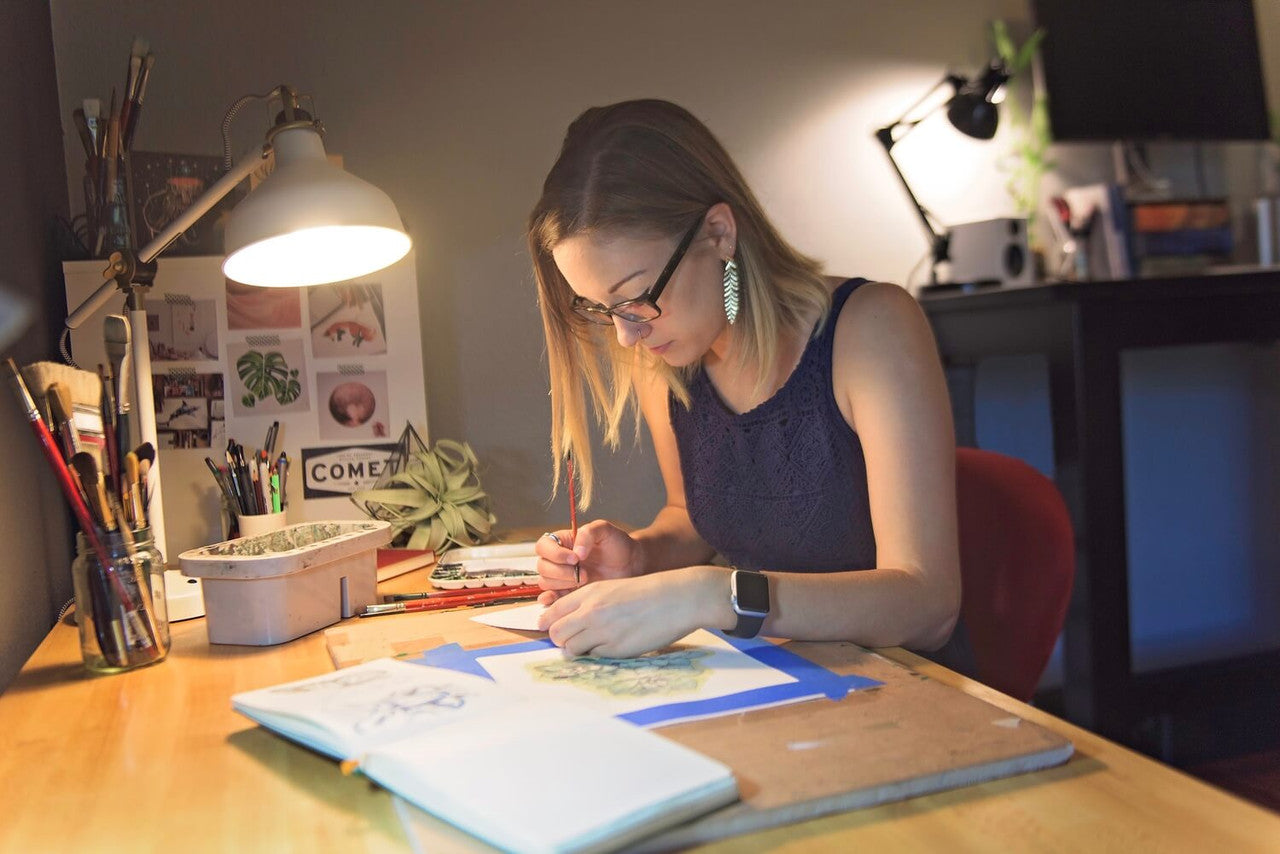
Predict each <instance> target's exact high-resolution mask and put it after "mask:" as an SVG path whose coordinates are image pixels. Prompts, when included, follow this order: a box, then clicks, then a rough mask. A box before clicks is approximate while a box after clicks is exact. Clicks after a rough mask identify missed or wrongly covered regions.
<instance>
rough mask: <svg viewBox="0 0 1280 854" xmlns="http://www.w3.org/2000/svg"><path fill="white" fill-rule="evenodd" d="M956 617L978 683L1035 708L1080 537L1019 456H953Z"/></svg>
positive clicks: (965, 452) (1044, 481)
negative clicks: (966, 636) (957, 557)
mask: <svg viewBox="0 0 1280 854" xmlns="http://www.w3.org/2000/svg"><path fill="white" fill-rule="evenodd" d="M956 506H957V510H958V513H959V522H960V576H961V584H962V587H963V599H962V604H961V606H960V612H961V615H962V617H963V619H964V624H965V628H966V629H967V630H968V633H969V642H970V645H971V646H972V647H973V655H974V659H975V663H976V665H977V668H978V673H977V678H978V680H979V681H981V682H983V683H985V684H987V685H990V686H991V687H993V688H996V689H998V690H1000V691H1003V692H1004V693H1006V694H1009V695H1010V696H1013V697H1017V698H1018V699H1019V700H1030V699H1031V697H1032V695H1033V694H1034V693H1035V689H1036V685H1037V684H1038V683H1039V681H1040V675H1041V674H1042V673H1043V672H1044V667H1045V665H1046V664H1047V663H1048V661H1049V656H1050V655H1051V654H1052V652H1053V647H1054V644H1055V643H1056V642H1057V638H1058V633H1059V632H1060V631H1061V630H1062V623H1063V621H1064V620H1065V619H1066V615H1067V603H1068V601H1069V600H1070V598H1071V582H1072V579H1073V577H1074V575H1075V537H1074V533H1073V532H1072V528H1071V517H1070V516H1069V515H1068V513H1067V506H1066V504H1065V503H1064V502H1063V500H1062V494H1061V493H1059V492H1058V488H1057V486H1056V485H1054V483H1053V481H1052V480H1050V479H1049V478H1047V477H1045V476H1044V475H1042V474H1040V472H1038V471H1036V470H1035V469H1033V468H1032V467H1031V466H1029V465H1027V464H1026V463H1024V462H1022V461H1021V460H1017V459H1014V458H1013V457H1008V456H1005V455H1004V454H997V453H993V452H991V451H980V450H977V449H975V448H957V449H956Z"/></svg>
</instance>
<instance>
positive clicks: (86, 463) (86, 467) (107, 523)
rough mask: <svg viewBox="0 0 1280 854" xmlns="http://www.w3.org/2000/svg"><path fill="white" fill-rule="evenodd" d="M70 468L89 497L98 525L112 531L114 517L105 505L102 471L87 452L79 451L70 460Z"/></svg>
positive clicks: (105, 486)
mask: <svg viewBox="0 0 1280 854" xmlns="http://www.w3.org/2000/svg"><path fill="white" fill-rule="evenodd" d="M71 468H73V469H75V472H76V474H77V475H78V476H79V478H80V485H81V486H82V487H83V488H84V492H85V495H87V496H89V506H90V507H92V508H93V514H94V516H95V517H96V519H97V522H98V525H99V526H101V527H102V528H104V529H106V530H107V531H114V530H115V529H116V523H115V516H114V514H112V512H111V507H110V505H108V504H107V485H106V482H105V481H104V480H103V478H102V470H101V469H99V468H98V461H97V460H95V459H94V458H93V454H90V453H89V452H88V451H80V452H79V453H78V454H76V455H75V456H73V457H72V458H71Z"/></svg>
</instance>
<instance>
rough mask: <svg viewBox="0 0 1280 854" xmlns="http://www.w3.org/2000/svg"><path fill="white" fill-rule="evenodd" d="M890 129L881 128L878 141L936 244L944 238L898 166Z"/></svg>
mask: <svg viewBox="0 0 1280 854" xmlns="http://www.w3.org/2000/svg"><path fill="white" fill-rule="evenodd" d="M891 127H892V125H890V126H889V127H884V128H881V129H880V130H878V131H876V139H878V140H880V142H881V144H882V145H884V153H885V156H886V157H888V158H889V165H890V166H892V167H893V174H895V175H897V176H898V180H899V181H901V182H902V189H903V190H905V191H906V193H907V198H909V199H911V205H912V207H914V208H915V210H916V214H917V215H918V216H919V217H920V224H921V225H923V226H924V230H925V233H926V234H928V235H929V242H930V244H931V245H932V244H934V243H936V242H937V241H938V239H939V238H940V237H941V236H942V235H941V234H940V233H939V231H938V230H937V229H936V228H935V227H934V225H933V220H931V219H930V218H929V212H928V211H926V210H925V209H924V205H922V204H920V200H919V199H917V198H916V194H915V193H914V192H912V190H911V185H910V184H908V183H907V176H906V175H903V174H902V169H901V168H899V166H898V161H897V160H895V159H894V157H893V141H892V140H889V139H888V138H887V137H888V134H889V132H890V128H891Z"/></svg>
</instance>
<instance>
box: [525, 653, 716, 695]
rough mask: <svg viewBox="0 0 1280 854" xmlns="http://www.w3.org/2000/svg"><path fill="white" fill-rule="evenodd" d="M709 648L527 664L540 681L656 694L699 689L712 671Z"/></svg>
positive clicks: (602, 690)
mask: <svg viewBox="0 0 1280 854" xmlns="http://www.w3.org/2000/svg"><path fill="white" fill-rule="evenodd" d="M710 654H711V652H710V651H709V650H705V649H678V650H673V651H669V652H658V653H654V654H651V655H645V656H641V657H640V658H592V657H583V658H573V659H563V660H555V661H544V662H541V663H537V664H529V665H527V666H528V668H529V672H530V673H531V674H532V676H533V678H534V680H535V681H537V682H546V683H561V684H570V685H573V686H575V687H578V688H583V689H585V690H588V691H594V692H596V693H598V694H601V695H603V696H605V697H656V696H670V695H672V694H685V693H689V692H692V691H696V690H698V689H699V688H700V687H702V685H703V684H704V683H705V682H706V681H707V678H708V677H709V676H710V675H711V671H710V670H708V669H707V667H706V666H705V665H704V664H703V663H702V662H701V661H699V660H698V659H701V658H704V657H706V656H708V655H710Z"/></svg>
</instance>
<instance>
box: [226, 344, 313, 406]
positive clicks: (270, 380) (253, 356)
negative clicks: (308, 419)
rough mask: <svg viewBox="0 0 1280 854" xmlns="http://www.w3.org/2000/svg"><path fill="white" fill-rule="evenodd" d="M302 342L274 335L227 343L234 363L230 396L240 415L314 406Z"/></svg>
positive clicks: (230, 358) (229, 358)
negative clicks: (308, 390) (309, 390)
mask: <svg viewBox="0 0 1280 854" xmlns="http://www.w3.org/2000/svg"><path fill="white" fill-rule="evenodd" d="M302 344H303V341H302V339H301V338H293V339H283V340H282V339H280V338H277V337H276V336H274V335H266V336H260V337H258V338H254V337H252V336H251V337H249V338H247V339H245V340H244V341H236V342H231V343H228V344H227V359H228V361H229V362H230V365H231V387H230V389H229V390H228V396H229V397H230V398H231V411H232V412H233V413H234V414H235V416H236V417H241V416H245V415H277V414H280V413H285V412H306V411H308V410H309V409H311V397H310V396H309V395H308V393H307V363H306V357H305V356H304V355H303V352H302Z"/></svg>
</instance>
